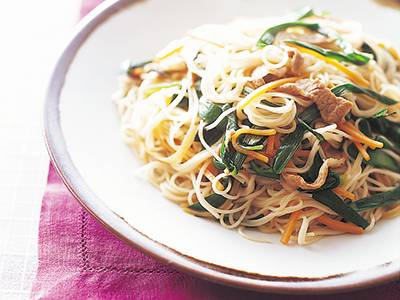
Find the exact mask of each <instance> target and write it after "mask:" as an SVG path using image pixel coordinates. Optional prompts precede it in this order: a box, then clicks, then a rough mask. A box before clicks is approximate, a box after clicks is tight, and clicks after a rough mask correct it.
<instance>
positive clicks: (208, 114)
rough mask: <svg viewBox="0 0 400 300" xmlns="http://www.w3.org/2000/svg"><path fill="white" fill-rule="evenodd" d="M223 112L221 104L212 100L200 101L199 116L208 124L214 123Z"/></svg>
mask: <svg viewBox="0 0 400 300" xmlns="http://www.w3.org/2000/svg"><path fill="white" fill-rule="evenodd" d="M221 114H222V108H221V106H219V105H217V104H214V103H212V102H210V101H202V102H200V103H199V117H200V118H202V119H203V121H204V123H205V124H206V125H208V124H211V123H213V122H214V121H215V120H216V119H217V118H218V117H219V116H220V115H221Z"/></svg>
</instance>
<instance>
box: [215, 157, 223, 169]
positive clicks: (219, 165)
mask: <svg viewBox="0 0 400 300" xmlns="http://www.w3.org/2000/svg"><path fill="white" fill-rule="evenodd" d="M213 164H214V167H215V168H217V169H218V170H225V168H226V166H225V164H224V163H223V162H222V161H220V160H217V159H215V157H214V159H213Z"/></svg>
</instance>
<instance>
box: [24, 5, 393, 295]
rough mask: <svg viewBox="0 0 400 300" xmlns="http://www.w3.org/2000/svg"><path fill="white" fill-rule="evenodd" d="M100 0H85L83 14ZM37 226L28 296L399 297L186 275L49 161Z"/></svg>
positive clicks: (379, 291) (385, 291) (383, 290)
mask: <svg viewBox="0 0 400 300" xmlns="http://www.w3.org/2000/svg"><path fill="white" fill-rule="evenodd" d="M99 2H100V1H98V0H96V1H93V0H91V1H90V0H89V1H84V2H83V6H82V13H83V14H85V13H86V12H88V11H89V10H90V9H91V8H93V7H94V6H95V5H96V4H98V3H99ZM39 226H40V228H39V257H38V259H39V266H38V270H37V276H36V279H35V281H34V284H33V288H32V298H33V299H194V300H196V299H207V300H214V299H215V300H217V299H233V300H234V299H250V300H251V299H270V300H274V299H276V300H279V299H280V300H283V299H294V298H296V299H299V300H303V299H304V300H305V299H311V300H312V299H324V300H333V299H339V298H340V299H345V300H346V299H348V300H350V299H351V300H358V299H359V300H369V299H371V300H372V299H382V300H392V299H400V282H397V283H391V284H387V285H385V286H382V287H377V288H372V289H368V290H363V291H358V292H354V293H347V294H341V295H340V296H338V295H327V296H282V295H271V294H261V293H255V292H250V291H245V290H239V289H236V288H231V287H225V286H222V285H218V284H215V283H211V282H208V281H204V280H201V279H197V278H194V277H191V276H189V275H186V274H184V273H181V272H179V271H177V270H175V269H173V268H171V267H169V266H167V265H163V264H161V263H159V262H157V261H156V260H154V259H152V258H150V257H148V256H146V255H144V254H143V253H141V252H140V251H138V250H136V249H134V248H132V247H129V246H127V245H126V244H124V243H123V242H122V241H120V240H119V239H117V238H116V237H115V236H113V235H112V234H110V233H109V232H108V231H107V230H106V229H104V227H103V226H102V225H100V224H99V223H98V222H97V221H96V220H95V219H94V218H93V217H92V216H91V215H90V214H89V213H88V212H87V211H86V210H85V209H84V208H82V207H81V206H80V205H79V204H78V202H77V201H76V200H75V199H74V197H73V196H72V195H71V194H70V193H69V191H68V190H67V189H66V187H65V186H64V185H63V183H62V181H61V179H60V178H59V176H58V175H57V173H56V172H55V170H54V168H53V167H52V166H51V165H50V168H49V175H48V182H47V187H46V191H45V194H44V197H43V203H42V210H41V215H40V225H39Z"/></svg>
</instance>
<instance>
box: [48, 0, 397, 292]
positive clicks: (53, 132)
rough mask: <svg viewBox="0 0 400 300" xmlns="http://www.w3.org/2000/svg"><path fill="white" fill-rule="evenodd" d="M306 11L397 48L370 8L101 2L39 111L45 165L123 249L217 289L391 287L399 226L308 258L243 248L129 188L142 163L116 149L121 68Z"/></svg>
mask: <svg viewBox="0 0 400 300" xmlns="http://www.w3.org/2000/svg"><path fill="white" fill-rule="evenodd" d="M310 2H311V3H310ZM306 4H309V5H310V4H311V5H314V7H318V8H319V9H322V10H328V11H331V12H332V13H334V14H336V15H338V16H341V17H344V18H348V19H354V20H358V21H360V22H362V23H363V24H364V28H365V30H366V32H369V33H371V34H374V35H377V36H382V37H387V38H389V39H392V40H394V41H396V42H399V35H398V28H400V18H399V12H398V11H395V10H393V9H390V8H386V7H382V6H380V5H378V4H376V3H375V2H371V1H348V0H346V1H292V0H291V1H289V0H280V1H262V0H247V1H244V0H243V1H242V0H202V1H189V0H186V1H179V0H169V1H162V0H148V1H105V3H103V4H102V5H100V6H99V7H98V8H96V9H95V11H93V12H92V13H91V14H90V15H89V16H88V17H86V19H84V21H82V23H81V24H80V26H79V28H78V31H77V33H76V35H75V36H74V38H73V39H72V40H71V42H70V43H69V44H68V46H67V48H66V49H65V51H64V53H63V54H62V56H61V57H60V60H59V62H58V65H57V67H56V69H55V71H54V75H53V78H52V80H51V84H50V88H49V94H48V99H47V104H46V110H45V126H46V138H47V144H48V148H49V152H50V155H51V157H52V159H53V162H54V164H55V165H56V168H57V169H58V171H59V173H60V174H61V176H62V178H63V180H64V181H65V183H66V184H67V186H68V187H69V188H70V190H71V191H72V192H73V193H74V195H75V196H76V197H77V199H78V200H79V201H80V202H81V203H82V204H83V205H84V206H86V207H87V208H88V209H89V210H90V211H91V212H92V213H93V214H94V215H95V216H96V217H97V218H98V219H99V220H100V221H101V222H103V223H104V224H105V225H106V226H107V227H108V228H110V229H111V230H112V231H113V232H115V233H116V234H117V235H119V236H120V237H121V238H123V239H124V240H126V241H128V242H129V243H130V244H133V245H136V246H138V247H141V248H142V249H143V250H144V251H146V252H147V253H150V254H152V255H154V256H156V257H158V258H159V259H161V260H163V261H165V262H167V263H170V264H172V265H174V266H176V267H178V268H180V269H183V270H185V271H187V272H190V273H192V274H195V275H199V276H201V277H203V278H208V279H211V280H214V281H219V282H223V283H226V284H231V285H237V286H242V287H247V288H252V289H258V290H265V291H274V292H288V293H308V292H321V293H322V292H332V291H342V290H349V289H356V288H360V287H365V286H370V285H374V284H379V283H383V282H386V281H389V280H394V279H396V278H398V277H399V270H400V234H399V229H400V223H399V222H400V219H394V220H388V221H382V222H380V223H379V224H378V226H377V227H376V228H375V229H374V230H373V232H371V233H369V234H365V235H362V236H350V235H344V236H338V237H329V238H325V239H323V240H322V241H320V242H317V243H315V244H313V245H310V246H307V247H296V246H291V247H286V246H282V245H281V244H279V243H276V244H261V243H255V242H251V241H248V240H246V239H244V238H242V237H240V236H239V234H238V233H237V232H236V231H234V230H226V229H224V228H222V227H221V226H219V225H218V224H216V223H214V222H211V221H208V220H205V219H201V218H196V217H193V216H190V215H188V214H186V213H184V212H183V211H182V210H181V209H180V208H179V207H178V206H176V205H174V204H173V203H171V202H169V201H167V200H166V199H164V198H163V197H162V196H161V195H160V193H159V192H158V191H157V190H156V189H155V188H154V187H152V186H151V185H150V184H148V183H147V182H145V181H141V180H139V179H137V178H135V176H134V175H133V170H134V169H135V168H136V167H137V166H139V165H140V162H139V161H138V160H137V159H136V158H135V156H134V155H133V153H132V152H131V151H130V150H129V149H128V147H127V146H125V145H124V144H123V142H122V141H121V139H120V135H119V120H118V118H117V113H116V110H115V108H114V106H113V104H112V102H111V100H110V97H111V94H112V93H113V91H114V90H115V88H116V78H117V76H118V73H119V64H120V62H121V61H123V60H125V59H126V58H132V59H134V60H137V61H141V60H143V59H146V58H149V57H152V56H153V55H154V54H155V52H156V51H157V50H158V49H160V48H161V47H163V46H164V45H165V44H166V43H167V42H168V41H170V40H171V39H174V38H177V37H179V36H181V35H182V34H183V33H184V32H185V31H186V30H187V29H190V28H192V27H194V26H197V25H200V24H203V23H223V22H226V21H229V20H231V19H233V18H234V17H236V16H271V15H280V14H283V13H285V12H288V11H290V10H295V9H299V8H301V7H303V6H305V5H306ZM382 20H385V22H383V21H382ZM117 215H118V216H120V217H122V218H123V219H124V220H125V221H123V220H122V219H121V218H120V217H118V216H117ZM128 224H129V225H128ZM116 255H117V254H116Z"/></svg>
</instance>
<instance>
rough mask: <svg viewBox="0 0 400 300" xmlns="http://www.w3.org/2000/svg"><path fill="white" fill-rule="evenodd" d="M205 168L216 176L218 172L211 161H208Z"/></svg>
mask: <svg viewBox="0 0 400 300" xmlns="http://www.w3.org/2000/svg"><path fill="white" fill-rule="evenodd" d="M207 170H208V171H210V173H211V174H213V175H214V176H217V175H218V174H219V173H220V172H219V171H218V170H217V169H216V168H215V167H214V164H213V163H210V164H209V165H208V166H207Z"/></svg>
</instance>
